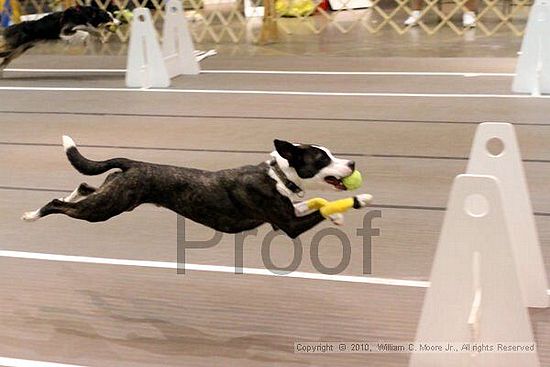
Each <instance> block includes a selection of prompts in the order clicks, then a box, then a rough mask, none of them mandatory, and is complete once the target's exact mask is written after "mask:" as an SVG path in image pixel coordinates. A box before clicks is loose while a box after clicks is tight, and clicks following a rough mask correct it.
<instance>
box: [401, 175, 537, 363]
mask: <svg viewBox="0 0 550 367" xmlns="http://www.w3.org/2000/svg"><path fill="white" fill-rule="evenodd" d="M500 186H501V185H500V184H499V182H498V180H497V179H496V178H495V177H492V176H481V175H459V176H457V177H456V179H455V181H454V183H453V188H452V191H451V195H450V198H449V202H448V205H447V212H446V214H445V219H444V222H443V228H442V230H441V236H440V238H439V244H438V247H437V252H436V255H435V260H434V264H433V268H432V273H431V276H430V281H431V286H430V288H428V290H427V293H426V298H425V301H424V307H423V309H422V314H421V317H420V323H419V326H418V330H417V334H416V341H417V343H426V342H434V343H442V342H445V343H456V344H461V343H486V344H489V343H505V342H510V343H519V342H522V343H530V342H534V338H533V332H532V330H531V324H530V321H529V315H528V313H527V308H526V307H525V305H524V302H523V299H522V296H521V287H520V283H519V279H518V275H517V272H516V263H515V259H514V251H513V248H512V243H511V239H510V229H509V226H508V220H507V219H506V216H505V214H504V213H505V211H504V205H505V203H506V198H505V197H504V195H503V190H502V189H501V187H500ZM428 366H430V367H441V366H445V367H466V366H483V367H518V366H522V367H539V366H540V364H539V360H538V356H537V354H536V353H443V352H441V353H412V355H411V360H410V364H409V367H428Z"/></svg>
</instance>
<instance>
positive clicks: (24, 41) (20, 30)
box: [0, 6, 120, 76]
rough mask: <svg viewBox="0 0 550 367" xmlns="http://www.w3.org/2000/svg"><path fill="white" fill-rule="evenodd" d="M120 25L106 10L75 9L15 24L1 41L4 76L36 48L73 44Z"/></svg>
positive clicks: (5, 32) (0, 49)
mask: <svg viewBox="0 0 550 367" xmlns="http://www.w3.org/2000/svg"><path fill="white" fill-rule="evenodd" d="M118 24H120V21H119V20H117V19H114V18H113V16H112V15H111V14H110V13H109V12H106V11H105V10H102V9H99V8H97V7H92V6H74V7H71V8H68V9H66V10H65V11H59V12H55V13H50V14H48V15H46V16H44V17H43V18H40V19H38V20H30V21H25V22H21V23H19V24H14V25H11V26H9V27H8V28H6V29H5V30H4V31H3V32H2V34H1V36H2V37H0V58H3V59H4V60H3V61H2V63H1V64H0V76H1V74H2V71H3V70H4V69H5V68H6V66H8V65H9V64H10V63H11V62H12V61H13V60H14V59H16V58H17V57H19V56H21V54H23V53H24V52H26V51H27V50H29V49H31V48H32V47H34V46H35V45H36V44H37V43H41V42H48V41H59V40H65V41H70V40H71V39H73V38H74V37H75V36H80V37H82V36H84V38H85V37H87V36H88V35H89V34H96V35H97V34H99V31H100V29H102V28H107V29H109V28H110V27H111V26H113V25H114V26H117V25H118Z"/></svg>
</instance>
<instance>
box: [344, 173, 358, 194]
mask: <svg viewBox="0 0 550 367" xmlns="http://www.w3.org/2000/svg"><path fill="white" fill-rule="evenodd" d="M342 183H343V184H344V186H345V187H346V189H348V190H356V189H358V188H360V187H361V185H363V178H362V177H361V172H359V171H358V170H355V171H353V173H352V174H351V175H349V176H347V177H344V178H343V179H342Z"/></svg>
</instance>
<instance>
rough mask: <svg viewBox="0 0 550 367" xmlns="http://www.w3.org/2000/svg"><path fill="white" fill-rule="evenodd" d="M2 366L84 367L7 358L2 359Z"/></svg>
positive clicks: (0, 362)
mask: <svg viewBox="0 0 550 367" xmlns="http://www.w3.org/2000/svg"><path fill="white" fill-rule="evenodd" d="M0 366H5V367H84V366H82V365H76V364H66V363H54V362H44V361H35V360H32V359H19V358H7V357H0Z"/></svg>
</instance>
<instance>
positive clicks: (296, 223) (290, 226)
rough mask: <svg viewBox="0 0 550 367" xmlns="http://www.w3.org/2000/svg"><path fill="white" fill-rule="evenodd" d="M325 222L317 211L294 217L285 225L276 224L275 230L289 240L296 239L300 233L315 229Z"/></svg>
mask: <svg viewBox="0 0 550 367" xmlns="http://www.w3.org/2000/svg"><path fill="white" fill-rule="evenodd" d="M324 220H325V217H323V216H322V215H321V213H320V212H319V211H318V210H317V211H315V212H313V213H311V214H308V215H306V216H303V217H295V218H293V219H292V220H290V221H288V222H285V223H276V224H275V225H276V226H277V228H279V229H280V230H282V231H283V232H285V233H286V234H287V235H288V236H289V237H290V238H296V237H298V236H299V235H301V234H302V233H304V232H306V231H308V230H310V229H311V228H313V227H315V226H316V225H317V224H319V223H321V222H322V221H324Z"/></svg>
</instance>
